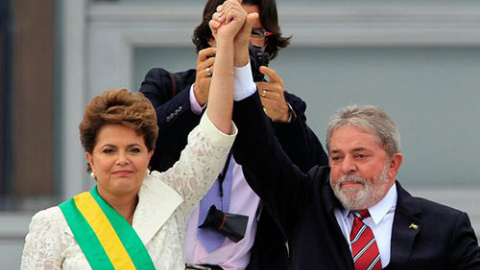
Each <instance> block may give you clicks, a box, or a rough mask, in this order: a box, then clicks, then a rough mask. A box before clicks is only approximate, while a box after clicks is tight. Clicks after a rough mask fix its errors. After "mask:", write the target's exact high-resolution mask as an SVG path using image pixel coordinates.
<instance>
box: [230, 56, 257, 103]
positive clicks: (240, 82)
mask: <svg viewBox="0 0 480 270" xmlns="http://www.w3.org/2000/svg"><path fill="white" fill-rule="evenodd" d="M256 91H257V85H256V84H255V82H253V75H252V68H251V67H250V61H249V62H248V64H247V65H246V66H243V67H235V72H234V75H233V100H235V101H240V100H243V99H245V98H247V97H249V96H251V95H252V94H254V93H255V92H256Z"/></svg>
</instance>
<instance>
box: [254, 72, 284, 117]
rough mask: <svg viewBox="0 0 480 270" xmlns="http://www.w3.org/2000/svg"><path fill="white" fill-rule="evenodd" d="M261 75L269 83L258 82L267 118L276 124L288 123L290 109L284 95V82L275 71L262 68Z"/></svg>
mask: <svg viewBox="0 0 480 270" xmlns="http://www.w3.org/2000/svg"><path fill="white" fill-rule="evenodd" d="M260 73H262V74H264V75H265V76H267V77H268V78H269V79H270V80H269V81H267V82H256V84H257V90H258V92H259V94H260V99H261V101H262V105H263V108H264V109H265V113H266V114H267V116H268V117H269V118H270V119H272V120H273V121H276V122H288V118H289V116H290V109H289V107H288V104H287V101H286V100H285V95H284V94H283V80H282V79H281V78H280V77H279V76H278V74H277V73H276V72H275V70H273V69H271V68H268V67H265V66H261V67H260Z"/></svg>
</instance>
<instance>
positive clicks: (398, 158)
mask: <svg viewBox="0 0 480 270" xmlns="http://www.w3.org/2000/svg"><path fill="white" fill-rule="evenodd" d="M402 162H403V156H402V154H401V153H396V154H394V155H393V157H392V158H391V160H390V164H389V165H388V175H387V176H388V178H389V179H393V180H395V177H396V176H397V173H398V170H399V169H400V166H402Z"/></svg>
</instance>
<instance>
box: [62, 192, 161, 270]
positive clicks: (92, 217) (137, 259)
mask: <svg viewBox="0 0 480 270" xmlns="http://www.w3.org/2000/svg"><path fill="white" fill-rule="evenodd" d="M59 207H60V209H61V210H62V212H63V215H64V216H65V219H66V220H67V223H68V226H69V227H70V229H71V230H72V232H73V235H74V236H75V240H77V242H78V245H79V246H80V248H81V249H82V252H83V254H84V255H85V257H86V258H87V260H88V263H89V264H90V266H91V267H92V269H94V270H96V269H102V270H103V269H155V266H154V265H153V262H152V259H151V258H150V255H149V254H148V251H147V249H146V248H145V246H144V245H143V243H142V240H141V239H140V238H139V237H138V235H137V233H136V232H135V230H134V229H133V228H132V226H131V225H130V224H129V223H128V222H127V221H126V220H125V218H123V217H122V216H121V215H120V214H119V213H118V212H117V211H116V210H115V209H113V208H112V207H111V206H110V205H108V204H107V203H106V202H105V201H104V200H103V199H102V198H101V197H100V195H99V194H98V190H97V187H96V186H95V187H94V188H93V189H92V190H91V191H90V192H84V193H82V194H79V195H77V196H75V197H73V198H72V199H70V200H68V201H66V202H64V203H62V204H60V205H59Z"/></svg>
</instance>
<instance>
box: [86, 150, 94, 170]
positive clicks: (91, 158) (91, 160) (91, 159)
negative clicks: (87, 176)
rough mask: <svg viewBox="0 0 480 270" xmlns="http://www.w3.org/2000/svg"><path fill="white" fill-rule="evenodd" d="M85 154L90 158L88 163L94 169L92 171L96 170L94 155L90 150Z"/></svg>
mask: <svg viewBox="0 0 480 270" xmlns="http://www.w3.org/2000/svg"><path fill="white" fill-rule="evenodd" d="M85 156H86V158H87V160H88V163H89V164H90V168H91V169H92V171H95V164H94V163H93V155H92V154H91V153H89V152H86V153H85Z"/></svg>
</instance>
